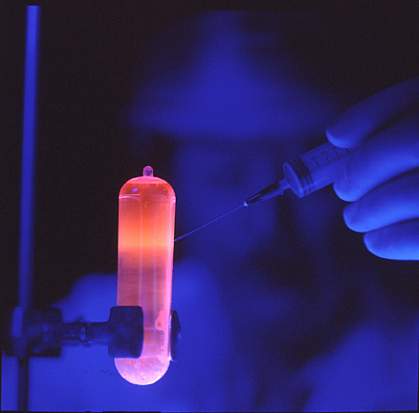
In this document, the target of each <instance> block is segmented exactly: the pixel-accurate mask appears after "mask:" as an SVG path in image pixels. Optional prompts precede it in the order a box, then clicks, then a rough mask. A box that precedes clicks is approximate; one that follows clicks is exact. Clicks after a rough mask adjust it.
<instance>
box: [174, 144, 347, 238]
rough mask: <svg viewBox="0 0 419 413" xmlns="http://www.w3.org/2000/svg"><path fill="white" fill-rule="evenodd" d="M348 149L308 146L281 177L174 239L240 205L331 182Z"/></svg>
mask: <svg viewBox="0 0 419 413" xmlns="http://www.w3.org/2000/svg"><path fill="white" fill-rule="evenodd" d="M349 152H350V149H342V148H338V147H336V146H333V145H332V144H331V143H325V144H323V145H320V146H318V147H317V148H314V149H311V150H310V151H308V152H305V153H304V154H303V155H300V156H299V157H297V158H296V159H294V160H292V161H290V162H285V163H284V164H283V166H282V171H283V178H281V179H279V180H278V181H276V182H274V183H272V184H270V185H268V186H266V187H264V188H262V189H261V190H260V191H258V192H256V193H255V194H253V195H250V196H249V197H247V198H246V199H245V200H244V201H243V203H242V204H241V205H238V206H236V207H235V208H233V209H231V210H229V211H227V212H224V213H223V214H221V215H218V216H217V217H215V218H213V219H211V220H210V221H208V222H207V223H205V224H203V225H200V226H199V227H197V228H195V229H193V230H192V231H189V232H187V233H186V234H183V235H181V236H178V237H176V238H175V241H179V240H181V239H183V238H186V237H188V236H189V235H191V234H193V233H194V232H197V231H199V230H201V229H203V228H205V227H207V226H208V225H210V224H212V223H214V222H216V221H219V220H220V219H221V218H224V217H225V216H227V215H230V214H231V213H233V212H235V211H238V210H239V209H241V208H243V207H248V206H249V205H253V204H256V203H258V202H261V201H267V200H268V199H272V198H275V197H277V196H280V195H282V194H283V193H284V192H285V190H287V189H291V190H292V191H293V192H294V194H295V195H297V196H298V197H299V198H303V197H305V196H307V195H309V194H311V193H312V192H315V191H317V190H318V189H322V188H324V187H325V186H327V185H330V184H332V183H333V182H334V181H335V180H336V178H337V176H338V174H339V170H340V169H341V167H342V161H343V160H344V159H345V158H346V156H347V154H348V153H349Z"/></svg>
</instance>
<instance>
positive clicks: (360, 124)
mask: <svg viewBox="0 0 419 413" xmlns="http://www.w3.org/2000/svg"><path fill="white" fill-rule="evenodd" d="M418 103H419V77H415V78H413V79H409V80H407V81H405V82H402V83H398V84H397V85H394V86H391V87H389V88H387V89H384V90H383V91H381V92H379V93H377V94H375V95H373V96H371V97H369V98H367V99H366V100H363V101H362V102H360V103H358V104H357V105H355V106H352V107H351V108H350V109H349V110H347V111H346V112H344V113H343V114H342V115H341V116H340V117H339V118H338V120H337V121H335V122H334V123H333V124H332V125H331V126H330V127H328V128H327V130H326V135H327V138H328V139H329V141H330V142H331V143H332V144H333V145H335V146H339V147H342V148H353V147H354V146H357V145H358V144H359V143H360V142H361V141H363V140H365V139H366V138H367V137H369V136H370V135H371V134H373V133H374V132H376V131H377V130H378V129H379V128H380V127H381V126H383V125H384V124H386V123H387V122H389V121H390V120H392V119H393V118H395V117H396V116H398V115H400V114H402V113H404V112H405V111H407V110H408V109H409V107H411V106H414V105H416V104H418Z"/></svg>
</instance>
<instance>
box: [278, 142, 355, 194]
mask: <svg viewBox="0 0 419 413" xmlns="http://www.w3.org/2000/svg"><path fill="white" fill-rule="evenodd" d="M349 152H350V149H343V148H338V147H336V146H334V145H332V144H331V143H325V144H323V145H320V146H318V147H317V148H314V149H312V150H310V151H308V152H306V153H304V154H303V155H300V156H299V157H298V158H296V159H294V160H293V161H291V162H285V163H284V165H283V171H284V177H285V179H286V181H287V182H288V184H289V186H290V188H291V189H292V190H293V192H294V193H295V194H296V195H297V196H298V197H300V198H302V197H305V196H307V195H309V194H311V193H312V192H314V191H317V190H318V189H321V188H324V187H325V186H327V185H330V184H332V183H333V182H334V181H335V179H336V178H337V176H338V174H339V172H340V170H341V168H342V164H343V162H342V161H343V160H344V159H345V158H346V156H347V155H348V154H349Z"/></svg>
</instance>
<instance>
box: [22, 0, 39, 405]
mask: <svg viewBox="0 0 419 413" xmlns="http://www.w3.org/2000/svg"><path fill="white" fill-rule="evenodd" d="M39 23H40V7H39V6H35V5H31V6H27V8H26V49H25V72H24V76H25V78H24V96H23V142H22V160H21V197H20V231H19V242H20V245H19V263H18V264H19V283H18V285H19V307H22V310H23V311H25V310H26V309H28V308H29V307H31V305H32V278H33V249H34V206H35V202H34V198H35V144H36V115H37V110H36V106H37V105H36V103H37V102H36V100H37V77H38V49H39ZM28 362H29V360H28V357H26V355H25V356H23V357H22V358H20V359H19V363H18V364H19V370H18V410H20V411H27V409H28V390H29V370H28V367H29V366H28Z"/></svg>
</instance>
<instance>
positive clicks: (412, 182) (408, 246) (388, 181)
mask: <svg viewBox="0 0 419 413" xmlns="http://www.w3.org/2000/svg"><path fill="white" fill-rule="evenodd" d="M326 133H327V137H328V139H329V141H330V142H331V143H332V144H334V145H336V146H338V147H342V148H354V151H353V152H352V153H351V155H349V157H348V159H347V161H346V162H345V164H344V167H343V170H342V174H341V176H340V177H339V179H338V180H337V181H336V182H335V185H334V189H335V192H336V194H337V195H338V197H339V198H341V199H343V200H344V201H350V202H352V203H351V204H350V205H349V206H347V207H346V208H345V210H344V213H343V215H344V220H345V223H346V225H347V226H348V227H349V228H350V229H352V230H354V231H357V232H362V233H365V235H364V242H365V245H366V247H367V248H368V250H369V251H370V252H371V253H373V254H375V255H377V256H379V257H382V258H388V259H394V260H419V77H417V78H414V79H411V80H408V81H405V82H403V83H400V84H397V85H395V86H392V87H390V88H388V89H385V90H384V91H382V92H380V93H378V94H376V95H373V96H372V97H370V98H368V99H366V100H365V101H362V102H361V103H359V104H357V105H355V106H353V107H352V108H350V109H349V110H348V111H346V112H345V113H344V114H343V115H342V116H341V117H340V118H339V119H338V120H337V121H336V122H335V123H334V124H333V125H332V126H330V127H329V128H328V129H327V131H326Z"/></svg>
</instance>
